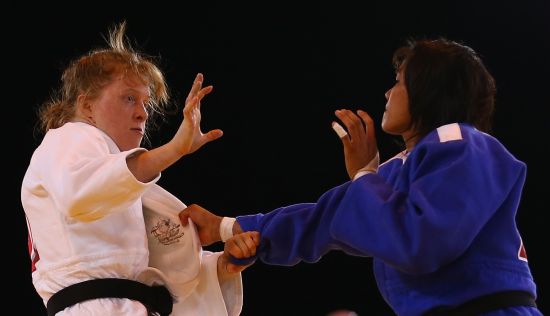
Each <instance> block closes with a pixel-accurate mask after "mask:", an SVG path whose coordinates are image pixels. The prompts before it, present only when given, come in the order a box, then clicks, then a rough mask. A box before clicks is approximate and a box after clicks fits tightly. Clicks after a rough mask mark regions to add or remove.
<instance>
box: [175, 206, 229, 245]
mask: <svg viewBox="0 0 550 316" xmlns="http://www.w3.org/2000/svg"><path fill="white" fill-rule="evenodd" d="M178 215H179V218H180V221H181V223H182V225H184V226H185V225H187V222H188V220H187V219H188V218H191V220H192V221H193V223H195V226H196V227H197V232H198V234H199V239H200V241H201V244H202V245H203V246H208V245H210V244H213V243H215V242H217V241H221V237H220V223H221V221H222V217H221V216H218V215H216V214H213V213H211V212H209V211H208V210H207V209H205V208H204V207H202V206H199V205H197V204H192V205H189V206H188V207H187V208H185V209H184V210H183V211H181V212H180V213H179V214H178Z"/></svg>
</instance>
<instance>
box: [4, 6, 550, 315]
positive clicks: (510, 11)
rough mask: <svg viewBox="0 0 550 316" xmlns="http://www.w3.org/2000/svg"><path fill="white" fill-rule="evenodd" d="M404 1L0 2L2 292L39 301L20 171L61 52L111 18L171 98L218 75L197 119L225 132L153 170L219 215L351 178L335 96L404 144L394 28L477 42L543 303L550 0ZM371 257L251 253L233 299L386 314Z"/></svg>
mask: <svg viewBox="0 0 550 316" xmlns="http://www.w3.org/2000/svg"><path fill="white" fill-rule="evenodd" d="M412 2H414V1H411V3H398V2H395V1H385V2H384V3H382V2H374V3H371V2H362V3H354V2H346V1H321V2H318V3H316V4H312V5H308V6H306V5H302V4H300V3H299V2H296V3H294V4H283V3H281V2H277V1H272V2H262V1H258V2H255V3H246V4H245V3H242V2H241V3H234V2H233V1H226V2H223V3H214V2H208V3H204V4H193V5H190V4H189V3H185V2H182V3H179V4H178V7H175V6H167V5H163V4H160V3H149V4H147V5H142V6H141V5H137V4H135V3H134V4H132V5H131V7H126V8H124V7H120V8H114V7H112V5H111V6H100V5H99V4H96V3H93V4H92V3H87V4H83V5H82V6H81V5H79V7H80V9H78V10H77V9H70V8H67V7H65V8H53V7H51V6H50V7H47V8H39V7H38V8H37V7H33V8H32V12H29V10H28V8H13V10H7V11H6V12H4V13H5V14H10V15H13V16H12V18H15V20H16V21H18V22H16V23H10V24H6V25H5V26H4V27H3V29H4V35H5V37H4V40H3V41H4V45H5V46H4V49H3V50H4V53H7V55H5V56H6V57H5V58H6V60H5V63H6V65H4V68H5V67H7V69H9V71H8V72H7V73H8V74H10V75H9V76H8V78H7V79H9V80H8V81H9V82H10V84H9V85H8V86H7V87H6V86H4V89H5V90H4V93H5V94H6V95H9V98H8V100H10V101H9V103H8V104H5V105H4V106H5V108H4V119H5V121H6V123H7V124H8V127H9V128H8V129H7V130H5V131H4V134H5V135H4V138H5V140H6V141H7V144H8V146H7V148H5V153H6V154H5V156H6V158H7V159H11V162H9V164H6V169H7V173H8V176H9V177H8V185H7V187H9V189H8V190H9V191H8V198H7V200H8V203H9V204H8V207H7V208H6V211H7V212H8V214H9V215H8V219H9V220H8V222H7V223H8V224H6V226H5V227H6V230H5V232H7V236H6V237H5V238H6V240H7V243H8V244H9V245H10V246H12V247H13V249H12V250H10V252H9V259H8V258H6V261H7V262H6V263H7V264H8V266H9V268H8V269H7V270H6V271H7V273H10V274H11V273H13V274H14V276H15V278H10V280H12V281H11V282H10V283H9V284H10V286H8V287H7V288H6V290H8V291H9V292H10V293H12V294H10V295H9V296H8V297H16V298H17V299H21V300H19V302H21V301H23V302H26V303H25V304H24V305H21V306H19V307H18V308H19V309H20V310H19V314H21V315H45V313H44V309H43V307H42V306H41V301H40V299H39V298H38V295H37V294H36V292H35V291H34V288H33V287H32V283H31V276H30V260H29V258H28V254H27V251H26V248H27V246H26V245H27V244H26V238H27V233H26V226H25V218H24V213H23V210H22V208H21V204H20V200H19V196H20V195H19V194H20V192H19V189H20V185H21V180H22V178H23V175H24V172H25V169H26V167H27V164H28V162H29V159H30V156H31V154H32V151H33V149H34V148H35V147H36V146H37V145H38V144H39V142H40V137H35V136H33V124H34V121H35V118H36V117H35V110H36V108H37V106H38V105H39V104H40V103H42V102H43V101H45V100H46V99H47V98H48V96H49V95H50V93H51V92H52V91H53V89H55V88H57V87H58V85H59V78H60V75H61V71H62V69H63V68H64V67H65V66H66V65H67V63H68V62H69V61H70V60H72V59H73V58H75V57H77V56H79V55H81V54H83V53H85V52H87V51H88V50H89V49H90V48H96V47H101V46H104V43H105V42H104V40H103V38H102V34H106V31H107V29H108V27H110V26H112V25H113V23H116V22H120V21H122V20H126V21H127V22H128V31H127V35H128V36H129V38H130V39H131V40H132V41H134V43H135V47H136V48H138V49H139V50H142V51H144V52H146V53H147V54H149V55H153V56H157V57H159V58H160V66H161V68H162V70H163V71H165V75H166V77H167V80H168V83H169V85H170V88H171V92H172V95H173V97H174V101H176V102H178V104H181V103H182V101H183V100H184V99H185V96H186V95H187V92H188V89H189V87H190V85H191V83H192V80H193V78H194V76H195V74H196V73H197V72H202V73H204V75H205V84H212V85H214V92H213V93H212V94H211V95H210V96H208V97H207V99H205V101H204V102H203V107H202V108H203V123H202V127H203V130H205V131H206V130H210V129H213V128H221V129H223V130H224V132H225V135H224V136H223V138H222V139H220V140H218V141H216V142H214V143H211V144H208V145H206V146H205V147H204V148H202V149H201V150H200V151H199V152H197V153H196V154H193V155H192V156H188V157H184V158H183V159H181V160H180V161H179V162H178V163H176V164H175V165H174V166H172V167H170V168H169V169H168V170H166V171H165V172H164V173H163V175H162V178H161V179H160V184H161V185H163V186H165V187H166V188H167V189H168V190H170V191H171V192H173V193H174V194H175V195H177V196H178V197H180V198H181V199H182V200H183V201H184V202H186V203H187V204H191V203H198V204H201V205H203V206H205V207H207V208H208V209H211V210H212V211H214V212H217V213H218V214H221V215H227V216H236V215H241V214H251V213H256V212H265V211H269V210H271V209H273V208H275V207H278V206H282V205H287V204H292V203H297V202H313V201H315V200H316V199H317V198H318V197H319V196H320V195H321V194H322V193H323V192H325V191H326V190H328V189H329V188H331V187H334V186H336V185H338V184H341V183H342V182H344V181H346V180H347V175H346V170H345V166H344V163H343V153H342V150H341V143H340V141H339V140H338V137H337V136H336V135H335V134H334V132H333V131H332V129H331V128H330V123H331V121H332V120H334V114H333V113H334V110H336V109H339V108H349V109H354V110H355V109H359V108H361V109H364V110H366V111H368V112H369V113H370V114H371V116H372V117H373V118H374V120H375V121H376V122H377V126H378V128H377V133H378V134H377V137H378V142H379V146H380V151H381V158H382V160H385V159H387V158H389V157H391V156H393V155H394V154H395V153H396V152H397V151H399V150H400V149H399V147H398V146H397V145H396V144H395V143H394V142H393V139H392V138H390V137H389V136H387V135H385V134H384V133H383V132H381V130H380V128H379V123H380V119H381V115H382V113H383V109H384V105H385V99H384V93H385V92H386V90H387V89H388V88H389V87H390V86H391V85H392V83H393V80H394V73H393V69H392V67H391V56H392V52H393V51H394V50H395V49H396V48H397V47H398V46H399V45H400V44H402V43H403V41H404V40H405V39H407V38H409V37H415V38H425V37H426V38H431V37H439V36H445V37H448V38H450V39H453V40H457V41H462V42H464V43H466V44H468V45H469V46H471V47H473V48H474V49H475V50H476V51H477V52H478V53H479V54H480V55H481V56H482V58H483V59H484V61H485V63H486V65H487V67H488V68H489V70H490V71H491V72H492V74H493V75H494V77H495V79H496V82H497V87H498V96H497V112H496V120H495V126H494V131H493V134H494V135H495V136H496V137H497V138H499V139H500V140H501V141H502V142H503V143H504V144H505V145H506V146H507V147H508V148H509V150H510V151H511V152H512V153H513V154H514V155H515V156H516V157H517V158H518V159H520V160H522V161H524V162H526V163H527V165H528V178H527V183H526V186H525V189H524V194H523V201H522V204H521V207H520V210H519V214H518V217H517V222H518V226H519V229H520V231H521V233H522V236H523V240H524V243H525V245H526V248H527V252H528V255H529V263H530V266H531V268H532V272H533V274H534V277H535V280H536V282H537V283H538V290H539V293H538V294H539V299H538V303H539V306H540V308H541V310H542V311H545V310H550V307H549V304H550V302H549V300H548V295H549V293H550V292H549V290H548V288H549V287H550V277H549V275H548V273H549V272H548V269H545V267H546V268H548V267H549V266H550V262H549V259H548V255H547V254H546V255H545V254H544V253H543V252H544V249H548V248H547V247H545V246H543V245H544V242H543V239H546V238H548V237H544V235H545V229H546V226H547V225H546V223H545V219H544V218H543V215H544V213H547V212H548V203H545V202H546V199H545V198H547V197H548V196H549V194H550V190H549V189H548V180H547V179H548V176H549V175H550V174H549V173H548V171H547V168H546V161H545V158H546V156H547V155H548V145H549V143H548V131H547V129H546V127H547V126H548V123H547V119H546V116H545V115H544V114H545V113H546V108H547V107H548V106H549V105H550V102H549V101H550V97H549V94H548V89H549V83H550V80H548V74H549V71H550V67H549V66H550V62H549V57H550V44H549V42H550V5H549V2H548V1H546V0H540V1H535V0H530V1H522V2H521V3H520V2H509V3H504V2H501V1H489V2H486V1H485V2H482V1H478V2H482V3H480V4H474V3H473V1H472V2H468V1H466V2H465V1H460V2H457V3H454V4H453V3H447V4H445V3H443V2H441V3H439V4H436V5H434V4H430V5H428V4H419V3H412ZM92 5H93V6H94V7H93V8H90V7H89V6H92ZM67 10H69V11H67ZM2 23H3V24H4V23H7V22H2ZM5 69H6V68H5ZM5 79H6V78H5ZM4 82H5V81H4ZM14 109H15V110H16V111H15V112H12V111H13V110H14ZM180 120H181V116H180V115H179V114H177V115H174V116H172V117H170V118H169V121H168V122H167V124H164V125H162V127H161V131H160V132H154V133H153V138H152V145H153V146H158V145H159V144H162V143H163V142H165V141H167V140H168V139H169V138H170V137H171V136H172V135H173V133H174V131H175V129H176V127H177V126H178V124H179V122H180ZM12 153H13V155H14V156H15V157H9V156H11V155H12ZM208 249H211V250H218V249H220V245H214V246H212V247H209V248H208ZM371 269H372V265H371V260H370V259H368V258H357V257H351V256H347V255H344V254H342V253H340V252H332V253H329V254H327V255H326V256H324V257H323V258H322V259H321V260H320V261H319V262H318V263H316V264H306V263H302V264H298V265H297V266H295V267H290V268H289V267H279V266H267V265H265V264H263V263H257V264H256V265H254V266H252V267H250V268H249V269H248V270H246V271H245V272H244V273H243V283H244V308H243V313H242V315H326V313H328V312H329V311H331V310H335V309H339V308H346V309H351V310H354V311H356V312H357V313H358V314H359V315H392V312H391V310H390V309H389V308H388V307H387V305H386V304H385V302H384V301H383V300H382V298H381V296H380V295H379V293H378V290H377V289H376V285H375V281H374V278H373V276H372V271H371ZM450 286H451V285H450ZM8 304H9V303H8Z"/></svg>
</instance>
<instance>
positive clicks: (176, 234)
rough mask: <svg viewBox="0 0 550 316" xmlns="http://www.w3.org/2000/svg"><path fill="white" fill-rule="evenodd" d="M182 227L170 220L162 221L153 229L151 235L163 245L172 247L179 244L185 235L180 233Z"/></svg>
mask: <svg viewBox="0 0 550 316" xmlns="http://www.w3.org/2000/svg"><path fill="white" fill-rule="evenodd" d="M180 228H181V225H180V224H176V223H173V222H172V221H170V219H161V220H159V221H158V222H157V224H156V225H155V226H153V228H151V234H152V235H153V236H155V238H157V240H158V241H159V242H160V243H161V244H163V245H170V244H173V243H177V242H179V240H180V238H181V237H182V236H183V235H184V233H183V231H181V232H180Z"/></svg>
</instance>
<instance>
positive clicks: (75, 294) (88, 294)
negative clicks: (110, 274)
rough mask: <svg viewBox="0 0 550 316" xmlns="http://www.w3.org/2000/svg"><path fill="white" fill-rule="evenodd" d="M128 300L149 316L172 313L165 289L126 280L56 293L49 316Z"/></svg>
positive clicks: (92, 283)
mask: <svg viewBox="0 0 550 316" xmlns="http://www.w3.org/2000/svg"><path fill="white" fill-rule="evenodd" d="M98 298H128V299H131V300H134V301H140V302H141V303H142V304H143V305H145V307H146V308H147V310H148V311H149V312H155V313H159V314H160V315H161V316H165V315H166V316H168V315H169V314H170V313H171V312H172V304H173V301H172V296H171V295H170V292H168V289H166V287H164V286H148V285H145V284H143V283H140V282H137V281H132V280H126V279H96V280H88V281H84V282H80V283H76V284H73V285H71V286H68V287H66V288H64V289H62V290H61V291H59V292H57V293H55V294H54V295H53V296H52V297H51V298H50V299H49V300H48V304H47V310H48V316H54V315H55V314H56V313H58V312H60V311H62V310H64V309H65V308H67V307H69V306H72V305H74V304H76V303H80V302H83V301H86V300H92V299H98Z"/></svg>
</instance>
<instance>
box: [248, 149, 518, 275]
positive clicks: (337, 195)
mask: <svg viewBox="0 0 550 316" xmlns="http://www.w3.org/2000/svg"><path fill="white" fill-rule="evenodd" d="M382 168H383V166H382ZM399 169H400V170H399V171H398V173H399V174H397V175H391V174H390V175H389V176H388V175H386V176H382V175H380V174H367V175H365V176H362V177H360V178H358V179H357V180H356V181H354V182H348V183H345V184H343V185H341V186H339V187H336V188H334V189H332V190H330V191H328V192H326V193H325V194H324V195H323V196H322V197H321V198H320V199H319V200H318V201H317V203H315V204H297V205H291V206H287V207H281V208H278V209H275V210H273V211H271V212H269V213H267V214H256V215H249V216H240V217H237V221H238V222H239V224H240V225H241V227H242V228H243V230H245V231H248V230H257V231H259V232H260V234H261V239H262V242H261V245H260V249H259V251H258V256H259V258H260V259H261V260H262V261H263V262H265V263H269V264H280V265H293V264H296V263H297V262H299V261H301V260H303V261H306V262H315V261H317V260H319V259H320V257H321V256H322V255H323V254H325V253H326V252H328V251H330V250H332V249H340V250H344V251H345V252H347V253H349V254H352V255H361V256H375V257H377V258H378V259H380V260H383V261H384V262H386V263H387V264H390V265H392V266H394V267H396V268H397V269H400V270H402V271H404V272H407V273H413V274H419V273H428V272H432V271H435V270H437V269H438V268H439V267H440V266H442V265H444V264H446V263H448V262H450V261H452V260H453V259H455V258H457V257H458V256H459V255H461V254H462V253H463V252H464V251H465V250H466V249H467V248H468V246H469V245H470V244H471V242H472V240H473V239H474V238H475V237H476V235H477V233H478V232H479V231H480V229H481V228H482V227H483V225H485V223H486V222H487V221H488V220H489V219H490V218H491V216H492V215H493V214H494V213H495V212H496V211H497V209H498V207H499V205H501V203H502V202H503V201H504V200H505V199H506V198H507V196H508V195H509V194H510V192H521V190H512V188H513V187H514V186H516V185H522V184H523V181H524V177H525V165H524V164H523V163H521V162H519V161H517V160H515V159H514V158H513V157H511V155H510V154H509V153H508V152H506V151H505V150H504V149H503V147H502V146H500V144H498V143H490V142H482V143H480V144H471V143H468V142H465V141H463V140H459V141H449V142H445V143H428V144H419V145H417V148H415V150H414V151H413V153H412V154H411V155H410V157H409V158H408V160H407V163H406V164H405V165H404V166H403V168H399ZM388 179H392V180H391V181H390V180H388Z"/></svg>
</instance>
